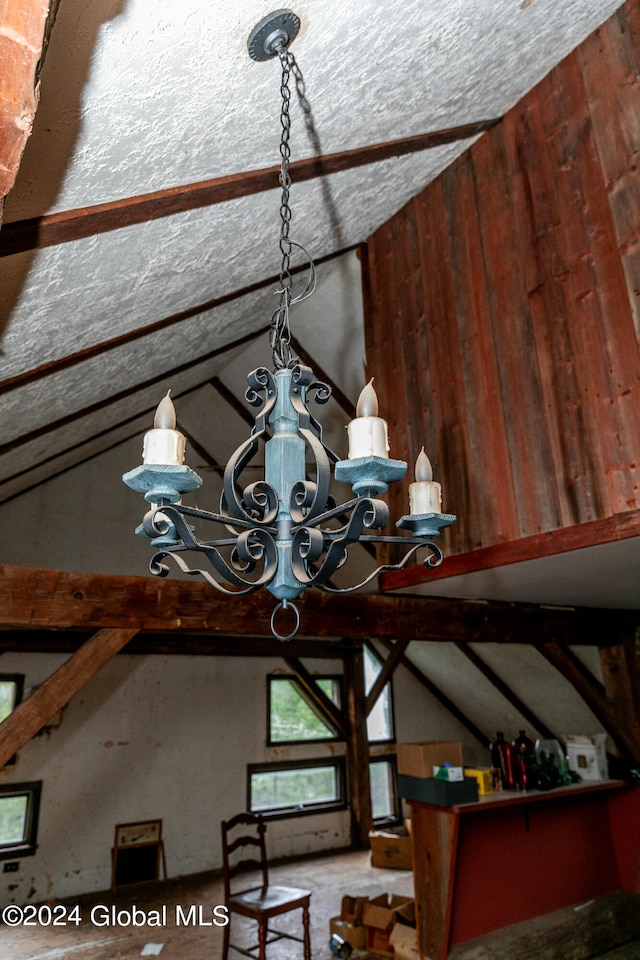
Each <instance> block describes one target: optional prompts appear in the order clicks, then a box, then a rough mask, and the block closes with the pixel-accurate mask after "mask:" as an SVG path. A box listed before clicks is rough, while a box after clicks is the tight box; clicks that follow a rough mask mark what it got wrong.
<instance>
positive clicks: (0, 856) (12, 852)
mask: <svg viewBox="0 0 640 960" xmlns="http://www.w3.org/2000/svg"><path fill="white" fill-rule="evenodd" d="M25 794H26V795H27V797H28V800H27V813H26V816H25V829H24V839H23V840H22V841H21V842H20V843H11V844H2V843H0V860H21V859H22V857H32V856H33V855H34V854H35V852H36V851H37V849H38V844H37V842H36V841H37V837H38V820H39V817H40V799H41V796H42V780H34V781H31V782H29V783H8V784H6V785H3V786H0V800H3V799H5V798H6V797H20V796H24V795H25Z"/></svg>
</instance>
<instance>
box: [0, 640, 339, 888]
mask: <svg viewBox="0 0 640 960" xmlns="http://www.w3.org/2000/svg"><path fill="white" fill-rule="evenodd" d="M63 659H64V657H61V656H53V655H48V654H47V655H45V654H29V655H17V654H5V655H4V656H3V657H2V670H3V671H14V672H24V673H25V674H26V685H27V688H29V687H31V686H33V685H36V684H38V683H40V682H42V681H43V680H44V679H46V677H47V676H48V675H49V674H50V673H51V672H52V671H53V670H54V669H55V668H56V667H57V666H58V665H59V664H60V663H61V662H62V660H63ZM313 666H314V667H317V669H319V670H323V671H325V670H327V669H330V668H331V667H330V664H328V663H315V664H314V665H313ZM281 667H282V663H281V661H275V660H265V659H260V660H258V659H255V660H253V659H240V658H237V659H236V658H225V657H207V658H194V657H170V658H169V657H160V656H145V657H135V656H127V655H121V656H118V657H116V658H115V659H114V660H112V661H111V662H110V663H109V664H108V665H107V666H106V667H105V668H104V669H103V670H102V671H101V672H100V673H99V674H98V675H97V676H96V677H95V678H94V679H93V680H92V681H91V682H90V683H89V684H87V686H86V687H85V688H84V689H83V690H82V691H81V692H80V693H79V694H78V695H77V696H76V697H75V698H74V699H73V700H72V701H71V703H70V704H69V705H68V707H67V708H66V709H65V710H64V712H63V716H62V723H61V725H60V726H59V727H57V728H53V729H51V730H50V731H49V732H47V733H43V734H41V735H40V736H38V737H36V738H35V739H34V740H32V741H31V742H30V743H28V744H27V745H26V746H25V747H24V748H23V749H22V750H21V751H20V753H19V755H18V760H17V763H16V764H15V766H11V767H6V768H4V770H3V771H1V772H0V784H2V785H4V784H9V783H17V782H24V781H31V780H42V781H43V788H42V802H41V808H40V825H39V832H38V850H37V852H36V854H35V855H34V856H32V857H25V858H23V859H22V860H21V861H20V867H19V870H18V872H17V873H9V874H4V873H0V903H1V904H4V903H8V902H12V901H15V902H17V903H21V904H22V903H26V902H32V903H37V902H41V901H43V900H45V899H47V898H48V897H64V896H70V895H75V894H79V893H86V892H90V891H96V890H105V889H108V888H109V886H110V883H111V860H110V857H111V847H112V844H113V837H114V828H115V825H116V824H118V823H125V822H129V821H135V820H138V819H140V820H146V819H157V818H162V820H163V827H164V837H165V845H166V855H167V869H168V872H169V875H170V876H180V875H185V874H190V873H197V872H199V871H203V870H210V869H214V868H218V867H220V864H221V854H220V840H219V824H220V821H221V820H223V819H225V818H228V817H230V816H233V814H235V813H237V812H239V811H240V810H244V809H245V806H246V768H247V764H248V763H260V762H264V761H266V760H276V759H286V758H287V757H291V758H303V757H305V756H313V757H318V756H326V755H327V754H329V753H330V752H332V750H336V749H337V750H338V751H343V749H344V747H343V746H342V745H341V746H339V747H335V746H334V747H331V746H327V745H326V744H316V745H311V746H308V747H307V746H305V747H296V748H288V747H279V748H277V749H273V748H268V747H267V746H266V745H265V717H266V704H265V697H266V683H265V676H266V674H267V673H268V672H270V671H274V670H277V669H281ZM334 668H335V665H334ZM268 836H269V853H270V855H271V856H272V857H282V856H290V855H297V854H306V853H311V852H314V851H318V850H326V849H329V848H332V847H344V846H347V845H348V843H349V814H348V812H347V811H341V812H338V813H333V814H321V815H312V816H306V817H300V818H298V819H295V820H285V821H280V822H276V823H273V824H272V825H270V827H269V831H268Z"/></svg>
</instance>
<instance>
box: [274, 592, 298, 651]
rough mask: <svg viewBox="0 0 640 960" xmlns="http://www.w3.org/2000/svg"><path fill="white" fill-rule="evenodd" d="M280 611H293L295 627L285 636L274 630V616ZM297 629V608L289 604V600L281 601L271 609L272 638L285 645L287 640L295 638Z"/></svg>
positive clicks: (293, 604)
mask: <svg viewBox="0 0 640 960" xmlns="http://www.w3.org/2000/svg"><path fill="white" fill-rule="evenodd" d="M280 610H292V611H293V615H294V617H295V626H294V628H293V630H292V631H291V633H286V634H285V633H280V632H279V631H278V630H277V629H276V615H277V614H278V612H279V611H280ZM299 629H300V611H299V610H298V608H297V607H296V605H295V603H291V601H290V600H281V601H280V603H278V604H276V606H275V607H274V608H273V613H272V614H271V632H272V634H273V635H274V637H275V638H276V640H280V641H281V642H282V643H285V642H286V641H287V640H293V638H294V637H295V635H296V633H297V632H298V630H299Z"/></svg>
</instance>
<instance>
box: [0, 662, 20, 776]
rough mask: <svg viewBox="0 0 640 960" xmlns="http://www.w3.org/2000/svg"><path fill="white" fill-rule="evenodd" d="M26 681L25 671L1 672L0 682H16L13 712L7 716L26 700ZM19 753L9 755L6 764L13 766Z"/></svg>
mask: <svg viewBox="0 0 640 960" xmlns="http://www.w3.org/2000/svg"><path fill="white" fill-rule="evenodd" d="M24 682H25V675H24V673H0V683H14V684H15V696H14V698H13V707H12V708H11V712H10V713H9V714H7V716H11V714H12V713H13V711H14V710H15V709H16V707H17V706H18V704H20V703H22V701H23V700H24ZM16 758H17V754H15V753H14V755H13V756H12V757H9V759H8V760H7V762H6V764H5V766H7V767H9V766H13V764H15V762H16Z"/></svg>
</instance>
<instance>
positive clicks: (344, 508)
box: [304, 497, 407, 541]
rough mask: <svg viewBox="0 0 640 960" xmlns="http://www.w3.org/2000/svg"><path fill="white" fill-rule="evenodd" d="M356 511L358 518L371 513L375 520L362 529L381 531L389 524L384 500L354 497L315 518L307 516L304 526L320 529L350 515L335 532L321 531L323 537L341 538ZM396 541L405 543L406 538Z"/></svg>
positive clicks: (364, 524) (365, 524)
mask: <svg viewBox="0 0 640 960" xmlns="http://www.w3.org/2000/svg"><path fill="white" fill-rule="evenodd" d="M356 511H358V516H359V515H360V512H366V511H371V512H372V517H373V518H374V519H375V523H363V526H364V527H367V528H373V529H380V530H381V529H382V528H383V527H385V526H386V525H387V523H388V522H389V507H388V506H387V504H386V503H385V502H384V500H377V499H374V498H373V497H354V499H353V500H348V501H347V502H346V503H341V504H339V505H338V506H336V507H333V508H332V509H331V510H325V511H324V513H321V514H319V515H318V516H316V517H309V516H307V517H306V518H305V523H304V526H307V527H320V526H321V525H322V524H324V523H327V522H328V521H329V520H335V519H336V518H337V517H341V516H343V515H344V514H351V516H350V517H349V520H348V521H347V522H346V523H345V524H343V525H342V526H341V527H339V528H337V529H336V530H323V533H324V535H325V536H328V537H331V538H332V539H336V538H338V537H340V536H342V535H343V534H344V533H345V531H346V530H348V529H349V526H350V524H351V522H352V517H353V514H354V513H355V512H356ZM367 539H368V538H367ZM396 539H398V540H402V541H405V540H406V539H407V538H406V537H398V538H396Z"/></svg>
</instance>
